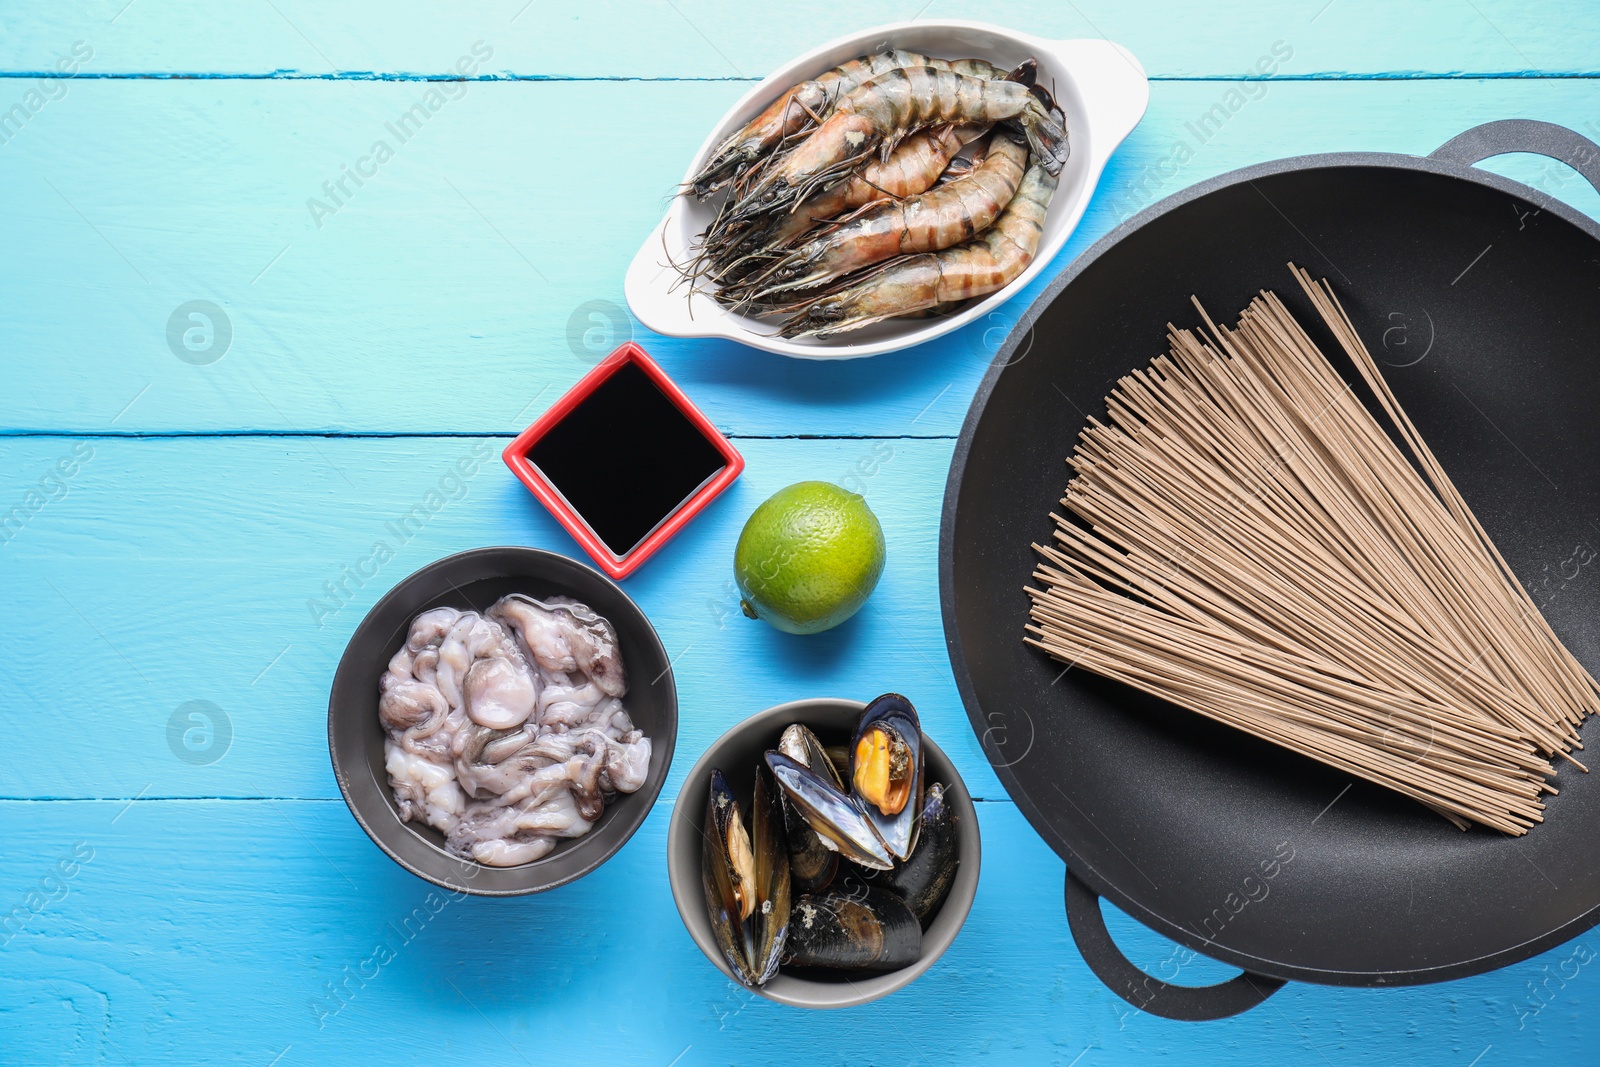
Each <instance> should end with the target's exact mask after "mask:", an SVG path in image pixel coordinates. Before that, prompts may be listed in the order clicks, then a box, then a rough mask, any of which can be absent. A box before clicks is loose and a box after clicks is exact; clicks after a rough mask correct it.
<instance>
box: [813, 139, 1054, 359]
mask: <svg viewBox="0 0 1600 1067" xmlns="http://www.w3.org/2000/svg"><path fill="white" fill-rule="evenodd" d="M1056 182H1057V176H1056V175H1055V174H1052V173H1051V172H1050V170H1049V169H1048V168H1047V167H1046V166H1045V165H1044V164H1043V163H1041V162H1035V163H1032V164H1031V165H1030V166H1029V167H1028V172H1027V173H1026V174H1025V175H1023V178H1022V184H1021V185H1020V186H1018V187H1017V192H1016V195H1015V196H1013V197H1012V198H1011V203H1010V204H1008V205H1007V206H1006V209H1005V210H1004V211H1003V212H1001V213H1000V218H999V219H998V220H996V222H995V224H994V226H993V227H992V228H990V229H989V230H987V231H985V232H984V233H982V234H980V235H979V236H978V237H976V238H974V239H973V240H970V241H967V242H966V243H964V244H960V245H957V246H955V247H954V248H947V249H945V250H944V251H943V252H931V253H923V254H921V255H915V256H906V257H904V258H901V259H897V260H893V261H891V262H889V263H885V264H883V265H882V266H880V267H878V268H876V269H874V270H871V271H869V272H868V273H867V274H866V275H865V276H864V277H862V278H859V279H847V280H846V282H845V284H844V285H843V286H842V287H840V288H837V289H835V290H834V291H832V292H830V293H828V294H827V295H825V296H823V297H821V298H820V299H815V300H810V299H808V300H807V301H806V302H804V303H803V304H802V305H800V306H799V307H798V308H797V309H796V313H795V314H794V315H793V316H792V317H791V318H790V319H789V320H788V321H787V322H785V323H784V324H783V330H782V333H783V336H785V337H829V336H832V335H833V334H836V333H843V332H844V331H846V330H854V329H859V328H860V327H862V326H867V325H870V324H872V323H874V322H881V321H883V320H884V319H887V318H893V317H895V316H897V315H907V314H911V313H913V312H920V311H923V310H926V309H928V308H932V307H935V306H937V305H939V304H942V303H946V302H949V301H954V300H966V299H968V298H971V297H976V296H984V295H987V294H989V293H992V292H994V291H995V290H997V289H1000V288H1001V287H1003V286H1005V285H1007V284H1009V283H1010V282H1011V281H1012V280H1013V279H1015V278H1016V277H1017V276H1018V275H1019V274H1021V273H1022V272H1023V271H1024V270H1026V269H1027V267H1028V264H1029V263H1031V262H1033V256H1034V253H1035V252H1037V251H1038V250H1039V237H1040V235H1041V234H1042V233H1043V232H1044V218H1045V212H1046V211H1047V210H1048V209H1049V206H1050V198H1051V197H1052V196H1053V195H1054V194H1055V191H1056Z"/></svg>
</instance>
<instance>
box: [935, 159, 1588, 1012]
mask: <svg viewBox="0 0 1600 1067" xmlns="http://www.w3.org/2000/svg"><path fill="white" fill-rule="evenodd" d="M1354 167H1367V168H1374V169H1380V170H1383V169H1388V170H1404V171H1413V172H1415V171H1421V172H1423V173H1429V174H1434V175H1438V176H1440V177H1445V178H1453V179H1457V180H1460V181H1467V182H1471V183H1473V184H1476V185H1480V186H1484V187H1487V188H1489V189H1493V190H1495V191H1497V192H1501V193H1506V194H1509V195H1511V196H1513V197H1515V198H1517V199H1519V200H1522V201H1525V202H1527V203H1528V204H1530V205H1531V206H1533V207H1536V208H1538V209H1540V210H1541V211H1547V212H1549V213H1551V214H1553V215H1555V216H1556V217H1557V218H1560V219H1562V220H1563V221H1565V222H1568V223H1571V224H1572V225H1573V226H1576V227H1577V228H1578V229H1579V230H1580V231H1581V232H1583V233H1585V234H1587V235H1588V236H1589V237H1590V238H1591V239H1592V240H1594V241H1595V242H1597V243H1600V221H1597V220H1595V219H1593V218H1590V217H1589V216H1588V215H1586V214H1584V213H1583V212H1581V211H1578V210H1577V209H1576V208H1573V207H1571V206H1570V205H1568V204H1565V203H1563V202H1562V201H1560V200H1557V199H1555V198H1554V197H1552V196H1550V195H1549V194H1547V193H1545V192H1543V191H1541V190H1538V189H1534V188H1532V187H1531V186H1527V185H1524V184H1523V183H1521V182H1518V181H1515V180H1514V179H1511V178H1505V177H1502V176H1501V175H1498V174H1495V173H1493V172H1491V171H1486V170H1483V169H1482V168H1480V167H1477V166H1473V165H1469V164H1459V163H1454V162H1451V161H1447V160H1443V159H1437V158H1433V157H1431V156H1417V155H1410V154H1407V153H1402V152H1325V153H1315V154H1310V155H1301V156H1288V157H1284V158H1282V159H1276V160H1270V161H1267V162H1264V163H1256V164H1252V165H1250V166H1248V167H1241V168H1239V169H1237V170H1232V171H1228V172H1226V173H1224V174H1219V175H1216V176H1214V177H1211V178H1207V179H1204V180H1202V181H1199V182H1196V183H1195V184H1193V185H1190V186H1188V187H1186V188H1184V189H1180V190H1178V191H1177V192H1175V193H1173V194H1171V195H1170V196H1167V197H1164V198H1162V199H1161V200H1158V201H1156V202H1155V203H1154V204H1151V205H1149V206H1148V207H1146V208H1143V209H1142V210H1140V211H1138V212H1136V213H1135V214H1133V215H1131V216H1130V217H1128V218H1127V219H1124V220H1123V221H1122V222H1120V223H1118V224H1117V225H1116V226H1114V227H1112V229H1111V230H1110V231H1108V232H1107V233H1106V234H1104V235H1103V236H1102V237H1100V238H1099V239H1098V240H1097V241H1095V242H1094V244H1092V245H1090V246H1089V247H1088V248H1087V249H1085V250H1084V251H1083V253H1082V254H1081V255H1079V256H1078V257H1077V258H1076V259H1075V260H1073V261H1072V262H1071V263H1069V264H1068V265H1067V266H1066V267H1065V268H1064V269H1063V270H1062V271H1061V273H1060V274H1058V275H1057V276H1056V277H1055V278H1053V279H1051V281H1050V284H1049V285H1048V286H1046V287H1045V289H1044V291H1043V292H1041V293H1040V294H1039V295H1038V296H1037V297H1036V298H1035V299H1034V300H1033V301H1032V302H1031V303H1030V304H1029V305H1028V307H1027V309H1026V310H1024V312H1023V313H1022V315H1021V316H1020V317H1019V318H1018V319H1017V322H1016V324H1015V325H1013V326H1012V327H1011V330H1010V332H1009V333H1008V334H1007V335H1006V339H1005V341H1004V343H1002V344H1001V346H1000V348H999V350H998V351H997V352H996V353H995V355H994V358H993V359H992V360H991V361H990V364H989V368H988V370H987V371H985V372H984V376H983V380H982V381H981V382H979V384H978V388H977V390H976V391H975V392H974V394H973V398H972V403H971V405H970V406H969V407H968V409H967V416H966V418H965V419H964V420H963V422H962V424H961V433H960V436H959V437H958V438H957V440H956V445H955V449H954V451H953V453H952V455H951V459H950V470H949V474H948V475H947V477H946V480H945V493H944V501H943V506H942V508H941V511H940V519H939V610H940V616H941V619H942V621H943V624H944V635H945V646H946V651H947V653H948V654H949V657H950V669H951V673H952V674H953V675H954V676H955V681H956V690H957V692H959V693H960V695H961V702H962V705H963V706H964V707H965V709H966V712H967V719H968V721H969V722H970V723H971V725H972V728H973V731H974V733H976V734H977V735H978V743H979V747H980V748H982V749H983V750H984V755H985V756H986V757H987V758H988V760H989V764H990V766H991V768H992V769H993V770H994V773H995V775H996V776H997V777H998V778H999V779H1000V784H1001V785H1002V786H1003V787H1004V788H1005V791H1006V793H1007V795H1008V796H1010V797H1011V799H1012V801H1013V802H1014V803H1015V804H1016V805H1017V808H1018V810H1020V811H1021V812H1022V814H1023V816H1024V817H1025V818H1026V819H1027V820H1028V824H1029V825H1030V826H1032V827H1033V829H1034V831H1035V832H1036V833H1037V834H1038V835H1039V836H1040V837H1041V838H1042V839H1043V840H1044V842H1045V844H1047V845H1049V846H1050V849H1051V851H1053V852H1055V853H1056V855H1057V856H1059V857H1061V858H1062V859H1063V860H1065V861H1066V865H1067V867H1068V869H1069V870H1071V871H1072V873H1074V874H1076V875H1077V876H1078V877H1079V878H1081V879H1082V880H1083V881H1084V882H1085V883H1087V884H1088V885H1089V886H1090V887H1091V888H1092V889H1094V891H1095V892H1096V893H1098V894H1099V895H1100V896H1101V897H1103V898H1104V899H1105V900H1108V901H1110V902H1111V903H1113V904H1115V905H1116V906H1117V907H1118V908H1120V909H1121V910H1122V911H1124V912H1125V913H1127V914H1128V915H1130V916H1132V917H1133V918H1134V919H1136V920H1138V921H1139V922H1140V923H1141V924H1143V925H1144V926H1146V927H1148V928H1149V929H1151V930H1153V931H1154V932H1156V933H1158V934H1160V935H1162V936H1163V937H1166V938H1168V939H1170V940H1172V941H1175V942H1177V943H1178V944H1181V945H1183V946H1185V947H1187V948H1190V949H1192V950H1194V951H1196V952H1200V953H1202V954H1204V955H1206V956H1209V957H1210V958H1212V959H1215V960H1218V961H1220V962H1223V963H1227V964H1231V965H1233V966H1235V967H1239V968H1242V969H1243V970H1245V971H1246V972H1248V973H1254V974H1261V975H1266V976H1269V977H1273V978H1282V979H1286V980H1292V981H1300V982H1308V983H1313V984H1317V985H1332V986H1347V987H1371V986H1401V985H1424V984H1429V983H1433V982H1445V981H1451V980H1454V979H1458V978H1467V977H1471V976H1473V975H1478V974H1484V973H1486V972H1489V971H1493V970H1498V969H1499V968H1502V967H1506V966H1509V965H1511V964H1514V963H1518V962H1521V961H1522V960H1526V959H1529V958H1530V957H1533V956H1536V955H1538V954H1539V953H1541V952H1544V951H1546V950H1548V949H1551V948H1554V947H1556V946H1557V945H1560V944H1563V943H1565V942H1567V941H1570V940H1571V939H1572V938H1574V937H1577V936H1578V935H1579V934H1581V933H1583V932H1584V931H1585V930H1588V929H1590V928H1592V927H1594V926H1595V925H1597V924H1600V899H1596V900H1595V901H1594V902H1593V903H1592V904H1591V905H1590V906H1589V908H1588V910H1587V911H1585V912H1583V913H1582V914H1580V915H1578V916H1576V917H1574V918H1573V919H1571V920H1569V921H1568V922H1566V923H1563V924H1562V925H1560V926H1558V927H1556V928H1555V929H1553V930H1550V931H1548V932H1547V933H1545V934H1542V935H1540V936H1538V937H1535V938H1530V939H1528V940H1527V941H1523V942H1521V943H1520V944H1517V945H1513V946H1510V947H1508V948H1503V949H1498V950H1496V951H1494V952H1490V953H1485V954H1483V955H1480V956H1475V957H1472V958H1470V959H1466V960H1458V961H1456V962H1453V963H1446V964H1438V965H1435V966H1429V967H1416V968H1407V969H1400V970H1372V971H1355V970H1341V969H1334V968H1323V967H1307V966H1300V965H1295V964H1290V963H1285V962H1282V961H1279V960H1273V959H1266V958H1263V957H1260V956H1256V955H1252V954H1250V953H1248V952H1242V951H1238V950H1235V949H1230V948H1227V947H1226V946H1223V945H1220V944H1218V943H1216V942H1214V941H1210V940H1208V939H1206V938H1204V937H1202V936H1198V935H1196V934H1195V933H1194V932H1193V931H1192V930H1190V929H1188V928H1187V927H1185V926H1183V925H1182V924H1180V923H1177V922H1175V921H1173V920H1170V919H1168V918H1167V917H1165V916H1164V915H1162V914H1160V913H1159V912H1157V911H1155V910H1153V909H1151V908H1148V907H1146V906H1145V905H1143V904H1140V903H1139V902H1138V901H1137V900H1136V899H1135V897H1134V896H1133V895H1132V894H1130V893H1128V892H1126V891H1125V890H1124V889H1123V888H1122V887H1121V886H1119V885H1117V884H1115V883H1113V882H1112V881H1111V880H1110V879H1108V878H1106V877H1105V876H1104V875H1102V874H1101V873H1100V872H1099V871H1097V870H1095V869H1094V868H1093V867H1092V866H1090V865H1089V864H1088V862H1087V861H1085V860H1084V859H1083V858H1082V857H1081V856H1080V855H1079V853H1078V850H1077V849H1076V848H1074V847H1073V843H1072V842H1071V841H1069V840H1067V838H1066V837H1065V836H1064V835H1063V834H1061V833H1060V832H1059V831H1058V830H1057V829H1056V828H1055V827H1054V826H1052V825H1051V824H1050V822H1049V820H1047V819H1046V818H1045V817H1044V815H1043V814H1042V813H1041V812H1040V810H1039V808H1038V807H1037V805H1035V803H1034V801H1033V799H1032V797H1031V796H1030V795H1029V794H1028V792H1027V791H1026V790H1025V789H1023V788H1022V786H1021V783H1020V782H1019V781H1018V780H1017V778H1016V776H1015V775H1014V774H1013V773H1012V769H1011V766H1010V765H1009V764H1007V763H1006V762H1005V761H1004V760H1003V759H1002V758H997V756H996V755H995V754H994V753H992V752H991V751H990V749H989V746H988V745H987V744H986V743H985V737H986V735H987V733H988V724H989V722H990V720H989V719H988V718H987V717H986V715H985V713H984V711H983V706H982V702H981V701H980V700H979V698H978V694H977V691H976V689H975V688H974V686H973V682H972V676H971V674H970V673H969V672H968V670H967V661H966V656H965V654H964V650H963V646H962V641H961V635H960V631H959V628H958V626H957V619H956V606H955V560H954V544H953V535H954V528H955V519H956V510H957V506H958V504H959V503H960V497H961V487H962V480H963V478H964V476H965V474H966V467H967V461H968V459H969V458H970V454H971V451H972V443H973V439H974V437H975V436H976V433H977V429H978V425H979V423H980V422H981V421H982V419H983V416H984V413H985V412H986V410H987V408H988V405H989V400H990V398H991V397H992V396H993V394H994V389H995V386H996V385H997V384H998V383H999V380H1000V376H1001V375H1002V374H1004V373H1005V370H1006V368H1007V367H1008V366H1009V365H1010V362H1011V358H1012V355H1013V354H1014V353H1015V351H1016V349H1017V347H1018V345H1019V344H1020V343H1021V341H1022V339H1023V338H1025V337H1027V336H1028V335H1029V334H1030V332H1031V331H1032V329H1033V326H1034V323H1035V322H1036V321H1037V320H1038V318H1039V317H1040V316H1041V315H1042V314H1043V313H1044V312H1045V311H1046V310H1047V309H1048V308H1049V307H1050V305H1051V304H1053V303H1054V302H1055V300H1056V298H1057V297H1059V296H1060V295H1061V294H1062V293H1063V292H1064V291H1065V290H1066V288H1067V287H1068V286H1070V285H1071V284H1072V283H1073V282H1074V281H1076V280H1077V279H1078V277H1079V276H1081V275H1082V274H1083V273H1084V272H1085V271H1087V270H1088V269H1089V268H1090V267H1092V266H1093V265H1094V264H1095V263H1097V262H1098V261H1099V260H1100V258H1101V257H1102V256H1104V255H1106V254H1107V253H1108V252H1109V251H1110V250H1111V249H1112V248H1114V247H1115V246H1117V245H1118V244H1120V243H1121V242H1122V240H1123V238H1125V237H1128V236H1129V235H1131V234H1133V233H1134V232H1136V231H1138V230H1140V229H1143V228H1144V227H1145V226H1146V225H1148V224H1150V223H1151V222H1154V221H1155V220H1156V219H1159V218H1162V217H1164V216H1166V215H1169V214H1171V213H1172V212H1174V211H1177V210H1179V209H1181V208H1184V207H1186V206H1187V205H1189V204H1190V203H1192V202H1194V201H1196V200H1199V199H1201V198H1203V197H1205V196H1207V195H1209V194H1211V193H1214V192H1217V191H1219V190H1222V189H1227V188H1232V187H1235V186H1238V185H1242V184H1246V183H1252V184H1253V183H1254V181H1255V179H1257V178H1266V177H1273V176H1276V175H1280V174H1289V173H1294V172H1302V171H1313V170H1331V169H1345V168H1354Z"/></svg>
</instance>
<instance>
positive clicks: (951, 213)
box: [683, 51, 1067, 337]
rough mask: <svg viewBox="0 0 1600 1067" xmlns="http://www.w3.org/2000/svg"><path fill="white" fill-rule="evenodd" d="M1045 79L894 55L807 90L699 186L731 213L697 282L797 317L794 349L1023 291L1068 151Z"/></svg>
mask: <svg viewBox="0 0 1600 1067" xmlns="http://www.w3.org/2000/svg"><path fill="white" fill-rule="evenodd" d="M1036 70H1037V64H1036V63H1035V61H1033V60H1032V59H1029V60H1027V61H1026V62H1024V63H1022V64H1020V65H1019V66H1018V67H1016V68H1015V69H1013V70H1011V71H1009V72H1008V71H1003V70H999V69H997V68H996V67H994V66H992V65H991V64H989V63H987V62H985V61H983V60H979V59H963V60H943V59H936V58H931V57H928V56H921V55H917V54H915V53H910V52H902V51H893V52H884V53H880V54H877V55H872V56H862V57H860V58H859V59H855V60H851V61H850V62H849V63H845V64H843V65H841V66H839V67H836V68H834V69H833V70H831V71H828V72H827V73H826V74H823V75H821V76H820V77H818V78H815V79H812V80H810V81H807V82H802V83H801V84H799V85H797V86H795V87H793V88H792V89H790V90H789V91H788V92H786V93H785V94H783V95H782V96H780V97H779V98H778V99H777V100H776V101H774V102H773V103H772V104H771V105H770V106H769V107H768V108H767V109H766V110H765V111H763V112H762V113H761V114H760V115H758V116H756V117H755V118H754V119H752V120H750V122H748V123H746V125H745V126H744V127H742V128H741V129H739V130H737V131H735V132H734V133H733V134H732V135H730V136H729V137H728V138H726V139H725V140H724V142H723V143H722V144H721V145H719V146H718V147H717V149H716V150H715V151H713V152H712V154H711V157H710V158H709V159H708V160H707V162H706V163H705V165H704V166H703V167H701V169H700V170H699V172H698V173H696V174H695V175H694V176H693V177H692V178H691V179H690V181H689V186H690V187H691V189H692V190H693V191H694V193H695V195H696V196H698V197H699V198H700V199H702V200H705V199H708V198H709V197H711V196H713V195H716V194H717V193H719V192H725V197H726V198H725V200H724V201H723V203H722V205H721V207H720V209H719V211H718V213H717V216H716V218H715V219H714V220H713V221H712V222H711V224H710V225H709V226H708V227H707V228H706V230H705V232H704V233H703V234H702V235H701V237H700V241H699V245H698V247H697V250H696V254H695V258H694V260H693V262H692V263H691V264H689V265H687V266H686V267H685V269H684V271H683V274H684V276H685V278H686V279H687V280H689V281H691V282H692V283H693V284H695V285H696V287H699V286H700V285H702V284H703V283H709V284H710V287H711V291H712V292H713V294H714V295H715V297H716V299H717V300H718V301H720V302H721V303H722V304H724V305H725V306H728V307H730V308H732V309H734V310H736V311H740V312H744V313H750V314H756V315H778V316H782V318H783V321H782V323H781V325H780V327H779V332H780V333H782V334H783V335H785V336H789V337H807V336H816V337H827V336H830V335H833V334H837V333H842V332H844V331H847V330H853V329H858V328H860V327H863V326H867V325H869V324H871V323H874V322H879V321H882V320H883V319H886V318H893V317H898V316H908V315H924V314H936V313H943V312H948V311H951V310H953V309H955V308H956V307H958V306H959V305H961V304H962V303H964V302H966V301H967V300H970V299H973V298H976V297H981V296H985V295H987V294H989V293H992V292H994V291H995V290H997V289H1000V288H1002V287H1003V286H1005V285H1007V284H1009V283H1010V282H1011V281H1012V280H1014V279H1015V278H1016V277H1017V276H1018V275H1020V274H1021V273H1022V272H1023V271H1024V270H1025V269H1026V268H1027V266H1028V264H1029V263H1031V262H1032V260H1033V256H1034V253H1035V252H1036V251H1037V249H1038V243H1039V237H1040V234H1041V233H1042V228H1043V223H1044V214H1045V211H1046V210H1047V209H1048V206H1049V202H1050V198H1051V196H1052V195H1053V193H1054V191H1055V187H1056V180H1057V175H1058V174H1059V172H1060V169H1061V165H1062V162H1063V161H1064V160H1065V159H1066V154H1067V133H1066V130H1065V129H1064V127H1063V125H1062V115H1061V111H1060V109H1059V108H1057V107H1056V105H1055V102H1054V101H1053V100H1052V99H1051V97H1050V94H1049V93H1048V92H1046V91H1045V90H1044V88H1043V87H1041V86H1038V85H1036V84H1034V81H1035V76H1036ZM991 131H992V133H991ZM986 134H987V135H988V136H987V137H986V136H985V135H986ZM964 149H965V151H963V150H964Z"/></svg>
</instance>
